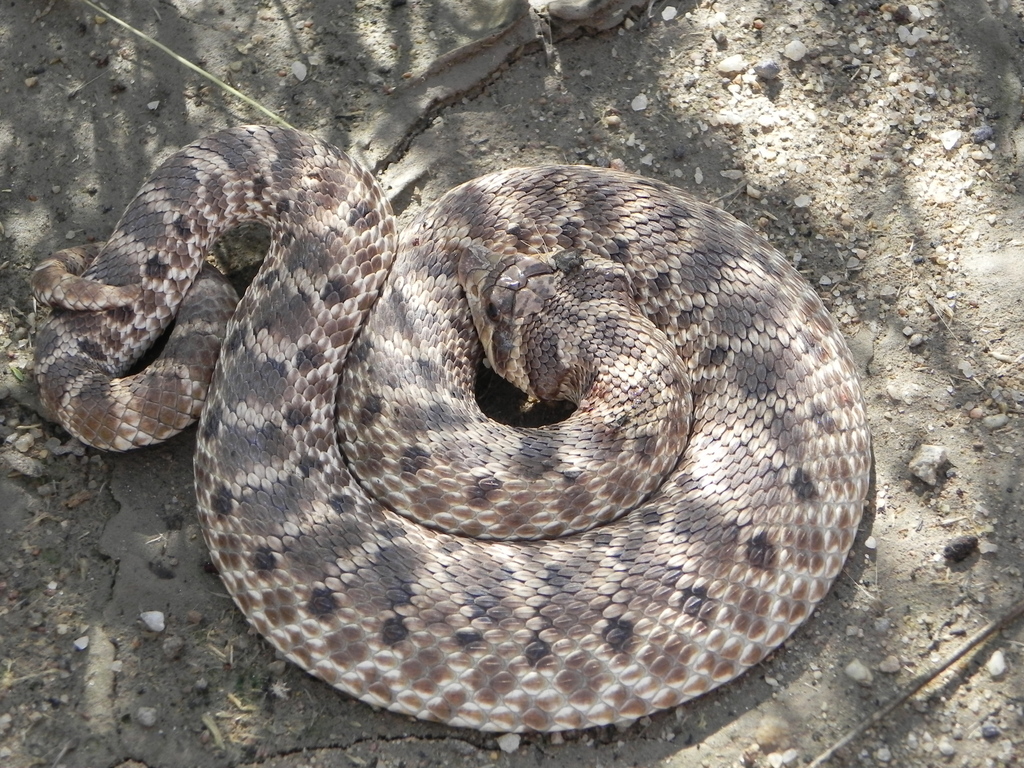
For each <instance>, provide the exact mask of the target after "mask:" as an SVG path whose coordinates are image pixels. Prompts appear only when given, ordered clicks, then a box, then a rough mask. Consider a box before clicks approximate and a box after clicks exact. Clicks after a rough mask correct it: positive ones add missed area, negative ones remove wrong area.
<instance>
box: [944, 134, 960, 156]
mask: <svg viewBox="0 0 1024 768" xmlns="http://www.w3.org/2000/svg"><path fill="white" fill-rule="evenodd" d="M961 136H963V133H962V132H961V131H946V132H945V133H943V134H942V135H941V136H939V141H941V142H942V148H943V149H945V150H946V151H947V152H952V151H953V150H954V149H956V148H957V147H959V146H960V137H961Z"/></svg>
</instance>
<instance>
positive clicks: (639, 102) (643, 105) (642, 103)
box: [629, 93, 648, 112]
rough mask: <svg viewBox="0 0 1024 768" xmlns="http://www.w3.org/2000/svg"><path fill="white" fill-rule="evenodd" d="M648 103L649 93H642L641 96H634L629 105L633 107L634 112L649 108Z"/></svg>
mask: <svg viewBox="0 0 1024 768" xmlns="http://www.w3.org/2000/svg"><path fill="white" fill-rule="evenodd" d="M647 104H648V101H647V94H646V93H641V94H640V95H639V96H637V97H636V98H634V99H633V101H631V102H630V103H629V106H630V107H632V108H633V111H634V112H643V111H644V110H645V109H647Z"/></svg>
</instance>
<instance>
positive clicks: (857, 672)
mask: <svg viewBox="0 0 1024 768" xmlns="http://www.w3.org/2000/svg"><path fill="white" fill-rule="evenodd" d="M843 672H845V673H846V676H847V677H848V678H850V679H851V680H853V681H854V682H857V683H860V684H861V685H871V682H872V681H873V680H874V679H875V678H874V676H873V675H872V674H871V670H870V669H868V668H867V665H865V664H864V662H862V661H860V659H854V660H853V661H851V662H850V663H849V664H847V665H846V667H845V668H844V669H843Z"/></svg>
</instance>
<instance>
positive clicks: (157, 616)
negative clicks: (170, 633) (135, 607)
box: [139, 611, 166, 632]
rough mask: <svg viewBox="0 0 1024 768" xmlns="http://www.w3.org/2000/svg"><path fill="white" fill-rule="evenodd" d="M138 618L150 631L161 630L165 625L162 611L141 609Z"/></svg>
mask: <svg viewBox="0 0 1024 768" xmlns="http://www.w3.org/2000/svg"><path fill="white" fill-rule="evenodd" d="M139 619H141V620H142V623H143V625H144V626H145V627H146V629H148V630H149V631H150V632H163V631H164V627H165V626H166V625H165V624H164V614H163V611H143V612H142V613H140V614H139Z"/></svg>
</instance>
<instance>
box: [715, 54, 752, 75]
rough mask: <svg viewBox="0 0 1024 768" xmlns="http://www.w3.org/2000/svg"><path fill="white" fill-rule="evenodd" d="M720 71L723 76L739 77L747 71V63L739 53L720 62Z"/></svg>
mask: <svg viewBox="0 0 1024 768" xmlns="http://www.w3.org/2000/svg"><path fill="white" fill-rule="evenodd" d="M718 71H719V72H720V73H721V74H723V75H738V74H739V73H740V72H746V71H747V62H746V61H744V60H743V57H742V56H741V55H740V54H738V53H737V54H734V55H732V56H729V57H727V58H724V59H722V60H721V61H720V62H718Z"/></svg>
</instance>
